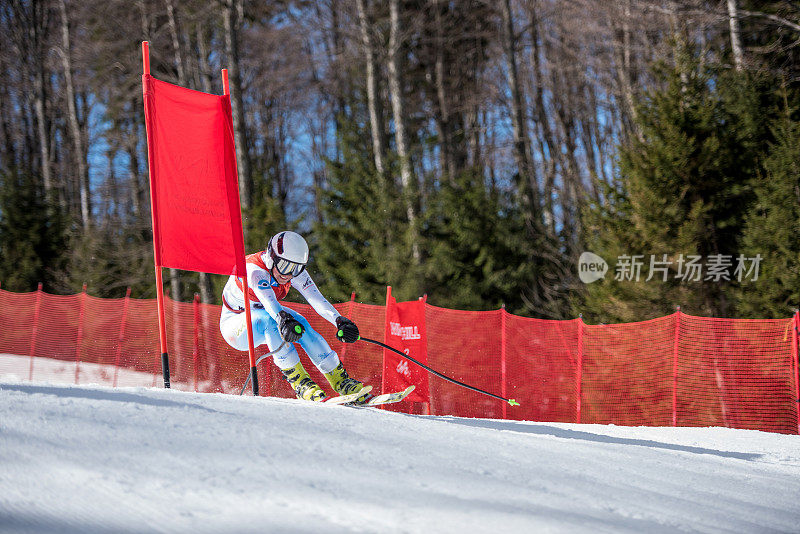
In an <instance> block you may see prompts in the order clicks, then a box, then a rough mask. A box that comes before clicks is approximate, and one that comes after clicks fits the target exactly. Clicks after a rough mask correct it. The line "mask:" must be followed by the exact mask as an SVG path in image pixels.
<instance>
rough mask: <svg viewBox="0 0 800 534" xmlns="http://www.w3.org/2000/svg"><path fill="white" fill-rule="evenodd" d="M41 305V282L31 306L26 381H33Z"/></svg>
mask: <svg viewBox="0 0 800 534" xmlns="http://www.w3.org/2000/svg"><path fill="white" fill-rule="evenodd" d="M41 306H42V283H41V282H39V285H38V286H36V304H35V306H34V308H33V329H32V330H31V345H30V347H31V348H30V355H31V368H30V370H29V371H28V382H33V356H34V353H35V352H36V334H37V333H38V331H39V310H40V309H41Z"/></svg>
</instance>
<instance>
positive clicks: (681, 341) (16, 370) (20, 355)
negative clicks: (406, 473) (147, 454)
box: [0, 290, 800, 434]
mask: <svg viewBox="0 0 800 534" xmlns="http://www.w3.org/2000/svg"><path fill="white" fill-rule="evenodd" d="M165 303H166V323H167V325H166V326H167V335H168V347H169V357H170V374H171V380H172V387H173V388H175V389H180V390H186V391H200V392H221V393H232V394H236V393H239V392H240V391H241V389H242V386H243V385H244V382H245V380H246V379H247V374H248V371H249V362H248V357H247V353H246V352H239V351H236V350H234V349H232V348H231V347H229V346H228V345H227V344H226V343H225V341H224V340H223V339H222V336H221V335H220V333H219V315H220V307H219V306H216V305H207V304H201V303H200V302H198V301H197V300H195V302H192V303H183V302H174V301H172V300H170V299H168V298H167V299H165ZM287 305H288V306H289V307H291V308H292V309H295V310H297V311H298V312H300V313H302V314H303V315H305V316H306V318H308V319H309V321H310V323H311V325H312V327H313V328H315V329H316V330H317V331H318V332H320V333H321V334H322V335H323V336H324V337H325V338H326V339H327V340H328V342H329V343H330V345H331V347H332V348H333V349H334V350H336V351H337V352H338V353H339V355H340V357H341V359H342V361H343V362H344V363H345V365H346V367H347V369H348V372H349V373H350V375H351V376H354V377H357V378H359V379H361V380H363V381H365V382H366V383H369V384H372V385H374V386H375V387H376V388H378V389H379V388H380V384H381V379H382V373H383V372H384V369H383V350H382V349H381V348H380V347H378V346H376V345H372V344H368V343H364V342H358V343H354V344H349V345H346V344H344V343H340V342H339V341H337V340H336V339H335V332H334V330H335V329H334V327H333V326H332V325H331V324H330V323H328V322H327V321H325V320H324V319H322V318H321V317H319V316H318V315H317V314H316V313H314V311H313V310H312V309H311V307H310V306H308V305H304V304H294V303H288V304H287ZM335 307H336V309H337V310H339V312H340V313H342V314H343V315H346V316H348V317H350V318H351V319H353V321H354V322H355V323H356V324H357V325H358V326H359V329H360V331H361V334H362V335H363V336H364V337H368V338H372V339H378V340H383V339H384V332H385V319H386V308H385V307H384V306H378V305H369V304H360V303H357V302H355V301H350V302H344V303H340V304H337V305H335ZM425 323H426V324H425V331H426V333H427V362H428V365H429V366H430V367H432V368H433V369H436V370H437V371H439V372H441V373H443V374H445V375H447V376H449V377H451V378H454V379H456V380H460V381H462V382H465V383H467V384H470V385H472V386H475V387H477V388H480V389H484V390H486V391H489V392H492V393H494V394H497V395H500V396H504V397H508V398H513V399H516V401H517V402H519V403H520V406H509V405H508V404H506V403H504V402H502V401H499V400H496V399H493V398H491V397H488V396H484V395H481V394H478V393H476V392H473V391H470V390H467V389H464V388H461V387H459V386H457V385H455V384H452V383H450V382H447V381H445V380H442V379H440V378H438V377H436V376H433V375H430V398H429V402H427V403H418V402H417V403H409V402H405V403H401V404H399V405H396V407H395V408H394V409H399V410H402V411H406V412H413V413H430V414H433V415H455V416H462V417H484V418H498V419H500V418H507V419H517V420H531V421H552V422H566V423H575V422H579V423H599V424H610V423H613V424H617V425H649V426H726V427H731V428H743V429H754V430H763V431H769V432H780V433H786V434H797V433H798V371H797V356H798V350H797V328H798V325H800V319H798V315H795V316H794V317H792V318H787V319H764V320H753V319H714V318H705V317H694V316H691V315H687V314H685V313H682V312H680V311H678V312H676V313H673V314H672V315H668V316H666V317H660V318H657V319H652V320H649V321H643V322H639V323H628V324H611V325H587V324H584V323H583V321H582V320H581V319H573V320H569V321H553V320H543V319H531V318H526V317H519V316H515V315H512V314H509V313H507V312H506V311H505V310H504V309H501V310H494V311H483V312H477V311H460V310H449V309H444V308H438V307H435V306H431V305H429V304H425ZM267 350H268V349H267V348H266V347H265V346H262V347H258V348H257V349H256V356H257V357H258V356H260V355H262V354H264V353H265V352H267ZM298 351H299V352H300V353H301V357H302V358H303V359H304V362H306V368H307V369H308V370H309V372H310V373H311V375H312V378H314V379H315V380H317V381H318V383H320V384H321V385H323V387H327V384H326V382H325V381H324V379H323V378H322V377H321V376H320V375H319V373H318V372H317V371H316V369H315V368H314V367H313V365H311V364H310V363H309V362H308V360H307V358H306V356H305V355H304V354H303V353H302V349H300V347H299V346H298ZM412 365H413V364H412ZM0 380H2V381H9V380H30V381H40V382H52V383H74V384H89V383H92V384H105V385H110V386H115V387H116V386H147V387H152V386H159V387H160V386H162V380H161V360H160V349H159V340H158V322H157V311H156V301H155V299H152V300H140V299H132V298H129V297H126V298H121V299H100V298H95V297H92V296H89V295H87V294H86V293H85V292H83V293H79V294H77V295H67V296H63V295H50V294H47V293H44V292H42V291H41V290H38V291H35V292H31V293H12V292H8V291H5V290H0ZM259 383H260V384H261V394H263V395H271V396H279V397H291V396H292V390H291V389H290V388H289V386H288V385H287V384H286V383H285V382H284V380H283V378H282V377H281V376H280V373H279V372H277V368H276V367H275V366H274V365H272V364H271V362H268V361H265V362H263V363H262V364H261V365H259ZM0 387H2V386H0Z"/></svg>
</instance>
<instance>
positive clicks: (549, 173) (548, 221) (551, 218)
mask: <svg viewBox="0 0 800 534" xmlns="http://www.w3.org/2000/svg"><path fill="white" fill-rule="evenodd" d="M536 9H537V6H536V5H535V4H534V3H531V4H530V6H529V14H530V27H531V43H532V48H531V60H532V63H533V73H534V75H535V76H536V82H535V87H536V88H535V90H534V110H535V112H536V123H537V125H538V126H539V128H540V129H541V136H540V139H539V151H540V152H541V157H542V161H543V162H544V183H543V191H542V193H543V196H544V206H543V207H544V213H543V215H544V224H545V228H546V229H547V230H548V231H549V232H550V234H551V235H553V236H555V235H556V219H555V215H554V213H553V209H554V208H553V197H554V196H555V180H556V160H557V157H556V156H555V154H556V153H559V154H560V151H558V150H557V148H556V147H557V145H556V141H555V137H554V136H553V129H552V127H551V126H550V117H548V116H547V110H546V108H545V104H544V71H543V69H542V61H541V46H540V44H539V16H538V14H537V12H536Z"/></svg>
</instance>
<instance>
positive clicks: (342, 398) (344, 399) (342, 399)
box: [323, 386, 372, 404]
mask: <svg viewBox="0 0 800 534" xmlns="http://www.w3.org/2000/svg"><path fill="white" fill-rule="evenodd" d="M370 391H372V386H364V387H363V388H361V390H360V391H356V392H355V393H350V394H349V395H339V396H338V397H330V398H329V399H328V400H326V401H323V402H325V403H327V404H348V403H352V402H354V401H355V400H356V399H358V398H359V397H361V396H363V395H365V394H367V393H369V392H370Z"/></svg>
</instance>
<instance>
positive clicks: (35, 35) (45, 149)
mask: <svg viewBox="0 0 800 534" xmlns="http://www.w3.org/2000/svg"><path fill="white" fill-rule="evenodd" d="M44 31H45V29H44V25H43V23H42V21H41V20H40V19H39V17H38V16H37V15H36V13H35V8H34V15H33V18H32V21H31V27H30V33H31V39H32V41H33V51H34V52H33V53H34V54H35V55H36V57H33V58H30V59H31V60H32V61H33V62H34V64H35V67H34V68H35V69H36V72H35V73H34V77H33V106H34V112H35V113H36V135H37V137H38V138H39V156H40V157H41V160H42V162H41V172H42V182H43V185H44V191H45V194H46V195H47V196H48V197H49V196H50V195H51V193H52V192H53V179H52V174H51V168H50V163H51V162H50V136H49V128H48V118H47V114H46V112H45V102H46V101H47V94H46V89H45V88H46V83H45V73H44V50H43V48H44V45H43V44H42V41H43V40H44V36H43V35H42V33H43V32H44Z"/></svg>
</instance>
